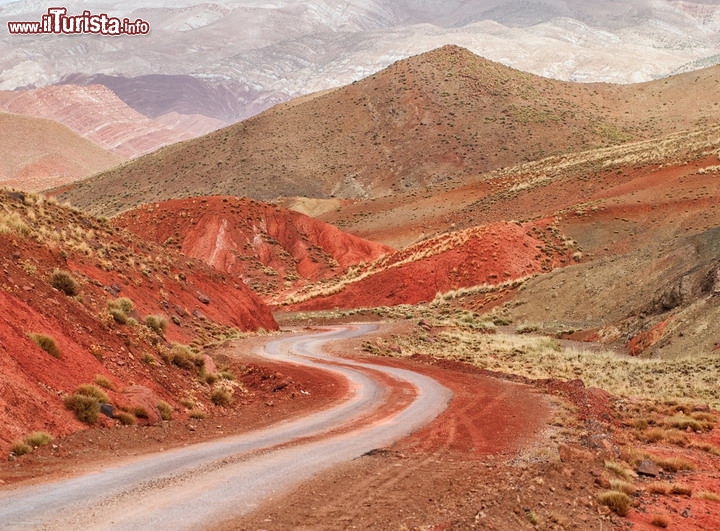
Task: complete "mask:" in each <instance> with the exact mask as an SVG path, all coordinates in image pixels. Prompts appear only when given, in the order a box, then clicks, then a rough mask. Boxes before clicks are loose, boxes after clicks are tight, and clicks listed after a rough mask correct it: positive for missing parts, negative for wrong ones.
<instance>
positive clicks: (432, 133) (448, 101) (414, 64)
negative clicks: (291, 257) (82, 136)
mask: <svg viewBox="0 0 720 531" xmlns="http://www.w3.org/2000/svg"><path fill="white" fill-rule="evenodd" d="M718 79H720V67H717V68H711V69H707V70H705V71H702V72H698V73H693V74H685V75H681V76H677V77H675V78H672V79H669V80H662V81H657V82H651V83H646V84H640V85H632V86H615V85H602V84H600V85H580V84H573V83H563V82H559V81H553V80H549V79H543V78H539V77H537V76H533V75H530V74H525V73H522V72H519V71H516V70H512V69H510V68H507V67H504V66H502V65H499V64H497V63H492V62H490V61H487V60H485V59H482V58H480V57H478V56H475V55H473V54H471V53H470V52H468V51H467V50H464V49H462V48H458V47H454V46H447V47H444V48H441V49H438V50H435V51H433V52H429V53H427V54H423V55H420V56H417V57H414V58H411V59H408V60H405V61H401V62H399V63H396V64H394V65H392V66H391V67H389V68H388V69H386V70H384V71H382V72H380V73H378V74H376V75H374V76H371V77H370V78H367V79H365V80H363V81H361V82H358V83H354V84H352V85H350V86H346V87H343V88H341V89H338V90H335V91H332V92H330V93H327V94H323V95H321V96H318V97H316V98H311V99H307V100H306V101H303V102H302V103H300V104H296V105H281V106H278V107H276V108H274V109H271V110H269V111H267V112H265V113H263V114H261V115H259V116H257V117H254V118H252V119H250V120H247V121H245V122H242V123H240V124H237V125H234V126H231V127H229V128H226V129H222V130H220V131H216V132H215V133H211V134H210V135H207V136H205V137H202V138H200V139H196V140H194V141H191V142H188V143H184V144H181V145H176V146H170V147H168V148H165V149H163V150H160V151H158V152H156V153H153V154H151V155H149V156H146V157H143V158H141V159H138V160H137V161H134V162H133V163H132V164H128V165H125V166H123V167H122V168H118V169H116V170H114V171H111V172H108V173H106V174H104V175H101V176H98V177H95V178H93V180H92V181H88V182H84V183H79V184H78V185H77V186H75V187H73V188H72V189H71V190H68V191H66V192H65V193H63V195H62V198H63V199H67V200H69V201H71V202H72V203H73V204H75V205H77V206H80V207H82V208H89V209H92V210H93V211H95V212H103V213H105V214H112V213H115V212H119V211H122V210H125V209H128V208H131V207H134V206H136V205H138V204H142V203H148V202H152V201H158V200H166V199H171V198H175V197H182V196H189V195H216V194H230V195H245V196H249V197H252V198H254V199H260V200H267V199H274V198H276V197H278V196H305V197H330V196H337V197H348V198H369V197H378V196H382V195H385V194H390V193H397V192H400V191H404V190H424V189H426V188H428V187H433V186H437V185H440V184H442V183H444V182H447V181H448V180H450V179H453V178H468V177H470V176H474V175H478V174H480V173H484V172H487V171H491V170H495V169H498V168H502V167H506V166H510V165H515V164H519V163H521V162H525V161H531V160H536V159H539V158H542V157H545V156H548V155H552V154H559V153H567V152H572V151H579V150H583V149H589V148H593V147H601V146H609V145H614V144H619V143H623V142H627V141H631V140H639V139H648V138H652V137H655V136H659V135H661V134H667V133H671V132H675V131H678V130H683V129H688V128H691V127H694V126H695V125H696V124H697V123H698V122H699V121H707V122H713V121H715V120H717V119H719V118H720V108H718V107H717V106H713V105H710V103H711V102H712V96H711V95H712V94H714V90H715V88H716V81H717V80H718Z"/></svg>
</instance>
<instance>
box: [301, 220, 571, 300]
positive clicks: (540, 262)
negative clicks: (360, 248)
mask: <svg viewBox="0 0 720 531" xmlns="http://www.w3.org/2000/svg"><path fill="white" fill-rule="evenodd" d="M569 253H570V251H569V250H568V248H567V247H566V246H565V245H564V244H563V241H562V239H561V238H560V237H559V235H558V234H557V233H556V232H555V231H554V230H553V228H552V227H551V225H550V222H549V221H548V220H541V221H538V222H534V223H528V224H524V225H520V224H514V223H493V224H489V225H482V226H479V227H475V228H471V229H466V230H464V231H460V232H457V233H450V234H446V235H443V236H439V237H436V238H433V239H431V240H427V241H424V242H420V243H418V244H415V245H412V246H410V247H407V248H405V249H403V250H401V251H398V252H396V253H393V254H391V255H388V256H386V257H383V258H381V259H379V260H377V261H376V262H375V263H372V264H370V265H369V266H368V268H369V270H371V271H372V273H371V274H370V275H369V276H367V277H366V278H363V279H361V280H359V281H356V282H351V283H349V284H347V285H346V286H345V287H344V289H342V290H341V291H339V292H338V293H335V294H332V295H329V296H318V297H315V298H313V299H310V300H308V301H305V302H300V303H298V304H295V305H291V306H290V308H292V309H293V310H316V309H328V308H354V307H374V306H385V305H397V304H416V303H419V302H427V301H430V300H432V299H433V298H434V297H435V295H436V294H437V293H445V292H448V291H451V290H457V289H459V288H465V287H471V286H477V285H482V284H489V285H497V284H501V283H503V282H506V281H511V280H513V279H518V278H522V277H525V276H528V275H534V274H536V273H540V272H546V271H550V270H551V269H553V268H555V267H558V266H561V265H564V264H567V263H568V261H569V256H568V255H569Z"/></svg>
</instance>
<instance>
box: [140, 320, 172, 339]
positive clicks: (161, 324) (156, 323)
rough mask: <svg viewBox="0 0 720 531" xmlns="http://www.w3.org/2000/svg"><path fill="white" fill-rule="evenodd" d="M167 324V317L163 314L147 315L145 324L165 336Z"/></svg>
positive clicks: (159, 334)
mask: <svg viewBox="0 0 720 531" xmlns="http://www.w3.org/2000/svg"><path fill="white" fill-rule="evenodd" d="M167 324H168V323H167V319H166V318H165V317H164V316H162V315H148V316H147V317H145V326H147V327H148V328H149V329H150V330H152V331H153V332H155V333H156V334H157V335H158V336H160V337H165V330H166V329H167Z"/></svg>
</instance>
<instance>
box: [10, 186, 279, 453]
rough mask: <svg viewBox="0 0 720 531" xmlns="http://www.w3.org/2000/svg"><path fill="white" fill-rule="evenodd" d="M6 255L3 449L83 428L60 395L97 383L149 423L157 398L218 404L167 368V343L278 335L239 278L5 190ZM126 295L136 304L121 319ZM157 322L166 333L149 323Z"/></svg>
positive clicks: (182, 371) (184, 373) (186, 373)
mask: <svg viewBox="0 0 720 531" xmlns="http://www.w3.org/2000/svg"><path fill="white" fill-rule="evenodd" d="M0 257H1V258H0V374H2V378H1V379H0V425H2V427H3V429H2V430H0V452H4V451H6V450H7V449H8V448H9V447H10V444H12V442H13V441H16V440H17V439H19V438H22V437H23V436H25V435H27V434H28V433H29V432H31V431H36V430H42V431H48V432H50V433H51V434H53V435H55V436H57V435H63V434H67V433H70V432H73V431H76V430H78V429H80V428H81V427H82V426H83V425H82V424H81V423H80V422H79V421H77V420H76V419H75V417H74V416H73V414H72V413H71V412H70V411H68V410H67V409H66V408H65V407H64V404H63V397H65V396H67V395H68V394H69V393H72V392H73V390H74V389H75V388H76V387H77V386H78V385H80V384H91V383H93V382H94V381H95V379H96V377H97V375H100V376H101V377H103V378H105V379H106V381H107V382H109V385H110V386H111V387H112V389H113V390H109V391H108V394H110V398H111V399H112V401H113V402H114V403H115V404H116V406H117V405H120V404H126V405H127V404H130V405H132V404H133V403H135V404H136V405H138V402H139V405H141V406H142V407H143V408H144V409H145V410H146V412H147V414H148V418H149V419H150V420H152V419H153V418H154V417H155V418H156V417H157V416H158V411H157V409H156V404H157V402H158V401H159V400H160V399H162V400H163V401H165V402H167V403H169V404H170V405H171V407H173V408H178V409H179V408H180V407H179V406H178V404H179V403H180V400H181V399H185V400H190V399H191V400H192V401H194V402H195V403H196V404H197V407H199V408H203V409H205V408H212V407H214V406H212V404H211V403H210V400H209V396H210V392H211V390H210V387H206V386H204V385H199V382H198V381H197V380H196V379H195V378H194V377H193V376H194V375H196V373H197V370H198V369H197V367H187V366H186V367H184V368H181V367H179V366H178V363H172V362H171V361H168V360H171V358H169V357H168V356H169V354H170V352H171V350H172V349H173V345H172V343H171V342H177V343H188V344H189V345H188V347H189V349H190V350H191V351H194V352H195V353H196V354H197V355H200V354H201V353H202V348H203V346H204V345H207V344H209V343H212V342H217V341H220V340H223V339H225V338H227V337H232V336H233V335H237V333H238V331H255V330H258V329H260V328H265V329H277V323H276V322H275V321H274V319H273V317H272V315H271V313H270V311H269V309H268V308H267V307H266V306H265V305H264V304H263V303H262V302H260V301H259V300H258V298H257V297H256V296H255V295H254V294H253V293H252V292H251V291H250V290H249V289H248V288H247V287H245V286H244V285H243V283H242V282H235V281H234V280H233V279H232V278H231V277H229V276H228V275H225V274H222V273H220V272H218V271H216V270H214V269H212V268H210V267H208V266H207V265H205V264H204V263H202V262H200V261H197V260H193V259H190V258H187V257H184V256H181V255H179V254H177V253H176V252H174V251H172V250H168V249H163V248H161V247H160V246H157V245H155V244H152V243H149V242H147V241H144V240H142V239H140V238H138V237H136V236H134V235H133V234H131V233H129V232H127V231H122V230H120V229H118V228H113V227H111V226H109V225H108V224H107V222H105V221H103V220H99V219H96V218H93V217H90V216H86V215H84V214H81V213H80V212H77V211H74V210H70V209H67V208H64V207H60V206H58V205H57V204H55V203H53V202H51V201H49V200H47V199H45V198H43V197H42V196H36V195H33V194H24V193H20V192H8V191H2V190H0ZM58 272H62V274H58ZM68 277H69V278H70V281H68V280H67V278H68ZM58 278H64V279H65V281H63V282H58ZM58 286H59V287H58ZM68 286H70V287H68ZM119 297H120V298H127V299H129V300H130V301H131V303H130V305H131V306H132V308H131V309H128V311H127V312H125V314H124V316H118V317H115V316H114V315H113V314H112V313H111V311H110V307H109V306H108V303H110V302H112V301H116V300H117V299H118V298H119ZM150 315H153V316H158V320H160V321H162V320H164V321H165V323H166V325H165V330H164V332H162V331H157V332H156V331H153V330H152V329H151V327H150V326H146V325H145V324H144V322H145V319H146V317H147V316H150ZM159 328H162V327H159ZM30 334H42V335H44V336H48V337H49V338H50V340H49V341H50V342H52V343H54V344H55V346H56V347H57V349H58V351H59V352H56V353H55V354H52V353H51V352H50V350H47V349H43V348H41V347H40V346H39V345H37V344H36V343H35V342H34V341H33V340H31V338H30ZM180 414H181V415H182V413H180Z"/></svg>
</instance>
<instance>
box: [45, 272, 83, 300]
mask: <svg viewBox="0 0 720 531" xmlns="http://www.w3.org/2000/svg"><path fill="white" fill-rule="evenodd" d="M50 285H51V286H52V287H53V288H55V289H56V290H58V291H61V292H63V293H64V294H65V295H67V296H68V297H74V296H75V295H77V294H78V293H80V286H79V285H78V282H77V280H75V277H73V276H72V273H70V271H65V270H63V269H56V270H55V271H53V274H52V276H51V277H50Z"/></svg>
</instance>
